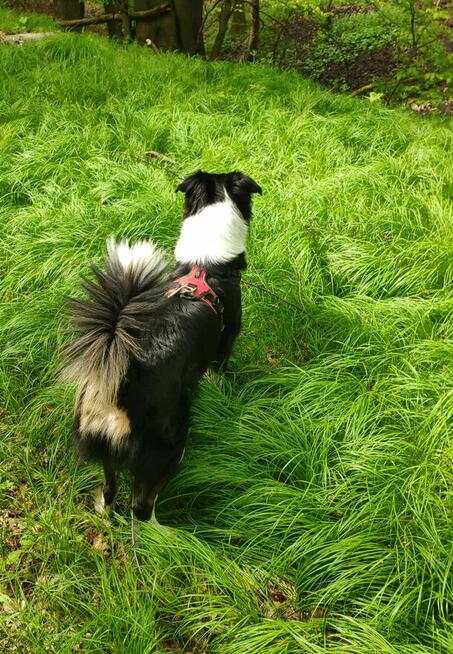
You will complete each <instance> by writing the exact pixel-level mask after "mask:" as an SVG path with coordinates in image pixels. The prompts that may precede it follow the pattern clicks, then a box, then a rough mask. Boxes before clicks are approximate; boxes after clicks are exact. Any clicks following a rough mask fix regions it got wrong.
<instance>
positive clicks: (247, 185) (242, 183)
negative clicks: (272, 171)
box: [236, 173, 263, 195]
mask: <svg viewBox="0 0 453 654" xmlns="http://www.w3.org/2000/svg"><path fill="white" fill-rule="evenodd" d="M236 175H237V177H236V183H237V184H238V186H239V188H241V189H244V191H247V192H248V193H259V194H260V195H262V194H263V190H262V188H261V186H260V185H259V184H257V183H256V182H255V180H254V179H252V178H251V177H248V176H247V175H243V174H242V173H236Z"/></svg>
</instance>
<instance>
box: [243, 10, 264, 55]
mask: <svg viewBox="0 0 453 654" xmlns="http://www.w3.org/2000/svg"><path fill="white" fill-rule="evenodd" d="M250 4H251V10H252V25H251V27H250V34H249V38H248V42H247V51H246V55H245V58H246V60H247V61H251V60H252V59H253V58H254V56H255V50H256V49H257V47H258V38H259V33H260V0H250Z"/></svg>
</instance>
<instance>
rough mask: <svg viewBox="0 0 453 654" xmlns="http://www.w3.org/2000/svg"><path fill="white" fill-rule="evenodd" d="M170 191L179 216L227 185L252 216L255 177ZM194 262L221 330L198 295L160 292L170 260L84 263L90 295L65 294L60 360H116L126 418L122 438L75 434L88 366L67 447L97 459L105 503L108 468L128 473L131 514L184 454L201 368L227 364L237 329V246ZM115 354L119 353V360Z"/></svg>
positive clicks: (110, 486) (203, 180) (111, 478)
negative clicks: (220, 257) (68, 339)
mask: <svg viewBox="0 0 453 654" xmlns="http://www.w3.org/2000/svg"><path fill="white" fill-rule="evenodd" d="M176 190H177V191H182V192H183V193H184V194H185V212H184V219H187V218H188V217H189V216H192V215H194V214H197V213H199V212H200V210H202V209H203V208H204V207H206V206H207V205H210V204H214V203H217V202H222V201H223V200H224V198H225V191H226V193H227V194H228V196H229V198H230V199H231V200H232V201H233V203H234V204H235V205H236V207H237V208H238V209H239V211H240V214H241V215H242V218H243V220H245V221H246V222H248V221H249V220H250V217H251V194H252V193H261V189H260V187H259V186H258V184H256V182H254V181H253V180H252V179H250V178H249V177H247V176H245V175H243V174H242V173H228V174H221V175H220V174H219V175H217V174H209V173H205V172H201V171H199V172H197V173H195V174H194V175H191V176H190V177H188V178H187V179H185V180H184V181H183V182H182V183H181V184H180V185H179V186H178V187H177V189H176ZM213 219H215V218H213ZM202 267H203V268H204V269H206V270H207V282H208V284H209V285H210V286H211V288H212V289H213V290H214V291H215V293H216V294H217V295H218V297H219V299H220V300H221V302H222V304H223V307H224V312H223V324H224V328H223V330H222V329H221V321H220V319H219V317H218V316H216V315H215V314H214V312H213V311H212V310H211V308H210V307H209V306H207V305H206V304H205V303H204V302H201V301H196V300H188V299H185V298H183V297H181V296H180V295H175V296H173V297H168V296H167V295H166V290H167V289H168V287H169V285H170V284H171V281H172V280H174V279H175V278H177V277H180V276H182V275H185V274H187V273H188V272H189V271H190V269H191V264H190V262H185V263H182V264H181V263H178V262H177V265H176V268H175V269H174V270H173V271H172V272H171V273H169V272H168V271H164V270H163V269H162V265H157V264H156V266H155V267H154V268H152V269H148V270H147V271H146V274H140V271H137V270H130V271H129V272H125V270H123V269H122V267H121V265H119V263H118V261H115V260H111V261H108V262H107V269H106V271H105V272H102V271H101V270H100V269H98V268H96V267H93V271H94V275H95V280H94V281H90V282H85V290H86V292H87V293H88V296H89V300H87V301H80V300H74V301H72V312H73V315H74V318H75V322H76V324H77V327H78V332H79V338H78V340H76V341H75V343H74V344H73V345H71V346H70V347H69V351H68V358H69V360H70V361H76V362H77V361H80V360H81V359H83V357H84V355H85V354H86V353H87V352H88V351H90V352H91V358H92V359H93V358H94V359H95V360H96V361H97V362H98V363H99V366H100V367H99V370H101V371H103V374H104V375H105V374H111V375H115V374H117V372H116V368H115V365H116V364H117V363H118V361H120V360H121V362H122V363H121V365H119V364H118V365H117V369H118V370H119V369H120V368H121V370H122V372H121V373H118V374H120V376H121V379H120V382H119V384H118V388H117V390H116V392H115V399H114V401H115V402H116V405H117V407H118V408H119V409H120V410H121V411H122V412H124V413H125V414H126V415H127V418H128V419H129V423H130V431H129V433H128V435H126V436H123V437H122V438H121V439H119V442H117V443H116V444H115V445H113V444H112V441H111V440H110V439H109V438H107V437H106V434H105V433H103V432H102V430H100V431H98V432H96V431H95V430H92V431H90V432H89V433H87V432H86V431H85V432H83V433H82V431H81V429H80V420H81V415H80V412H81V408H80V407H81V406H82V403H83V401H84V394H85V393H86V388H87V383H90V375H91V374H97V375H98V376H97V377H96V379H98V380H99V379H100V380H101V381H100V383H101V384H102V379H105V377H102V375H101V376H99V370H98V371H97V372H96V371H95V373H93V372H92V369H93V365H91V367H90V366H88V368H89V372H88V373H86V375H85V377H84V378H83V380H82V384H81V385H80V394H79V399H78V405H77V407H76V415H75V424H74V439H75V444H76V447H77V450H78V452H79V454H80V456H81V458H82V459H94V460H98V461H102V463H103V466H104V471H105V478H106V481H105V486H104V500H105V504H106V505H109V504H111V503H112V502H113V500H114V497H115V493H116V478H115V470H116V469H117V468H120V467H121V468H126V469H128V470H129V471H131V472H132V474H133V476H134V500H133V511H134V515H135V516H136V518H138V519H140V520H147V519H149V517H150V515H151V512H152V510H153V505H154V502H155V499H156V497H157V493H158V492H159V489H160V488H161V487H162V485H163V484H164V483H165V481H166V480H167V479H168V477H169V476H170V475H172V474H173V473H174V472H175V470H176V467H177V464H178V462H179V461H180V459H181V457H182V455H183V452H184V447H185V442H186V438H187V433H188V429H189V425H190V409H191V404H192V396H193V393H194V391H195V389H196V386H197V383H198V382H199V380H200V378H201V376H202V375H203V374H204V372H205V371H206V370H207V369H208V368H209V367H210V366H213V367H216V368H219V367H224V366H225V365H226V362H227V360H228V357H229V355H230V353H231V349H232V347H233V344H234V341H235V339H236V337H237V335H238V333H239V330H240V326H241V290H240V275H241V271H242V270H243V269H244V268H245V267H246V258H245V252H242V253H240V254H239V255H238V256H235V257H234V258H233V259H232V260H228V261H226V262H223V263H221V264H218V263H212V264H211V263H209V262H208V263H206V264H203V266H202ZM90 348H91V350H90ZM121 348H122V349H121ZM118 352H119V354H120V355H123V358H124V355H125V356H126V364H125V365H124V361H123V359H121V357H120V356H119V355H118ZM115 357H117V359H118V360H117V359H115ZM108 361H113V364H112V365H111V367H110V369H108V368H106V367H105V365H106V362H108ZM102 366H104V367H102ZM94 367H95V366H94ZM106 370H108V372H106ZM98 383H99V382H98Z"/></svg>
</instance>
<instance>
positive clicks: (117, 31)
mask: <svg viewBox="0 0 453 654" xmlns="http://www.w3.org/2000/svg"><path fill="white" fill-rule="evenodd" d="M118 10H119V3H118V2H117V1H115V0H110V1H107V2H104V12H105V13H106V14H113V13H115V12H117V11H118ZM107 29H108V31H109V36H111V37H114V38H117V39H120V38H121V37H122V36H123V30H122V28H121V24H120V23H119V22H118V21H116V20H109V21H108V23H107Z"/></svg>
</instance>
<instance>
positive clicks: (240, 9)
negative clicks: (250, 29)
mask: <svg viewBox="0 0 453 654" xmlns="http://www.w3.org/2000/svg"><path fill="white" fill-rule="evenodd" d="M246 31H247V21H246V19H245V2H244V0H235V2H234V7H233V15H232V17H231V27H230V34H231V35H232V36H243V35H244V34H245V32H246Z"/></svg>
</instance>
